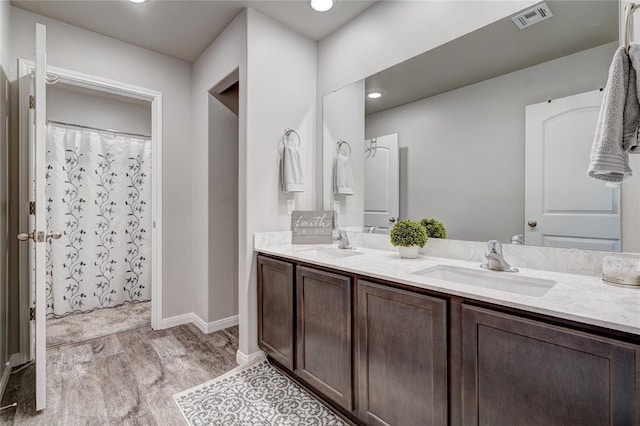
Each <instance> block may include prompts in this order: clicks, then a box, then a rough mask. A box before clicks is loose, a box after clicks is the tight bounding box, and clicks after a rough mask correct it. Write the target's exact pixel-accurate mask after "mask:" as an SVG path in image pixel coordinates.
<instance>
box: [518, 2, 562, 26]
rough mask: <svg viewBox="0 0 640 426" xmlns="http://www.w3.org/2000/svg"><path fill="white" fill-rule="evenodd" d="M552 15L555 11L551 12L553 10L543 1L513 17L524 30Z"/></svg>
mask: <svg viewBox="0 0 640 426" xmlns="http://www.w3.org/2000/svg"><path fill="white" fill-rule="evenodd" d="M552 16H553V13H551V10H549V6H547V5H546V4H545V3H541V4H539V5H537V6H536V7H532V8H531V9H529V10H526V11H524V12H522V13H519V14H517V15H516V16H514V17H513V18H511V19H512V20H513V22H514V23H515V24H516V25H517V26H518V28H520V29H521V30H524V29H525V28H528V27H530V26H531V25H533V24H537V23H538V22H541V21H544V20H545V19H549V18H551V17H552Z"/></svg>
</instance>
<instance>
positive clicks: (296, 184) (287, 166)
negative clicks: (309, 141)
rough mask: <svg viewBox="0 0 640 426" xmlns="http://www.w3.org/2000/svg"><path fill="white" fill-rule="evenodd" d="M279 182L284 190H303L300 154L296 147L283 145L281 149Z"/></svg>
mask: <svg viewBox="0 0 640 426" xmlns="http://www.w3.org/2000/svg"><path fill="white" fill-rule="evenodd" d="M280 182H281V184H282V190H283V191H284V192H304V176H303V174H302V156H301V155H300V149H299V148H298V147H288V146H285V147H284V149H283V150H282V161H281V162H280Z"/></svg>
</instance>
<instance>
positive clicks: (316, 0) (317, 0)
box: [309, 0, 336, 12]
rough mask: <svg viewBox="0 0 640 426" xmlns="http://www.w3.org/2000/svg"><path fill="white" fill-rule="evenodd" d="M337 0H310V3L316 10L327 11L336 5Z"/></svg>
mask: <svg viewBox="0 0 640 426" xmlns="http://www.w3.org/2000/svg"><path fill="white" fill-rule="evenodd" d="M335 4H336V2H335V0H309V5H310V6H311V8H312V9H313V10H315V11H316V12H326V11H327V10H329V9H331V8H332V7H333V6H335Z"/></svg>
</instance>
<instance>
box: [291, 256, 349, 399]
mask: <svg viewBox="0 0 640 426" xmlns="http://www.w3.org/2000/svg"><path fill="white" fill-rule="evenodd" d="M296 275H297V276H296V291H297V300H298V302H297V307H298V309H297V317H298V319H297V340H296V347H297V363H296V370H295V373H296V375H298V377H300V378H301V379H303V380H304V381H306V382H307V383H308V384H310V385H311V386H313V387H314V388H315V389H317V390H318V391H320V392H321V393H322V394H324V395H325V396H327V397H328V398H329V399H331V400H333V401H335V402H336V403H337V404H339V405H340V406H342V407H344V408H345V409H347V410H349V411H351V408H352V405H353V404H352V392H351V385H352V380H351V279H350V278H349V277H345V276H342V275H337V274H332V273H329V272H323V271H319V270H315V269H310V268H305V267H302V266H300V267H298V268H297V274H296Z"/></svg>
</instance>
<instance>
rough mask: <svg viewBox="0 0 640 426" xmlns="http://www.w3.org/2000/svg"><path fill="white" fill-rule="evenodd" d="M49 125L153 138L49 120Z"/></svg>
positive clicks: (145, 136) (147, 136)
mask: <svg viewBox="0 0 640 426" xmlns="http://www.w3.org/2000/svg"><path fill="white" fill-rule="evenodd" d="M47 124H59V125H62V126H71V127H79V128H81V129H89V130H97V131H99V132H107V133H115V134H118V135H127V136H138V137H141V138H148V139H151V136H149V135H141V134H139V133H130V132H122V131H120V130H111V129H100V128H99V127H91V126H83V125H80V124H73V123H65V122H63V121H56V120H47Z"/></svg>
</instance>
